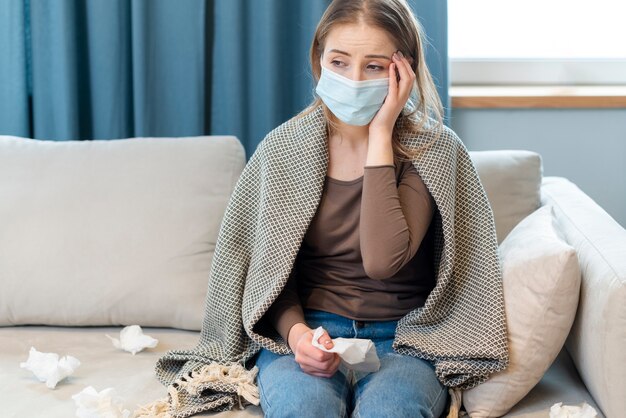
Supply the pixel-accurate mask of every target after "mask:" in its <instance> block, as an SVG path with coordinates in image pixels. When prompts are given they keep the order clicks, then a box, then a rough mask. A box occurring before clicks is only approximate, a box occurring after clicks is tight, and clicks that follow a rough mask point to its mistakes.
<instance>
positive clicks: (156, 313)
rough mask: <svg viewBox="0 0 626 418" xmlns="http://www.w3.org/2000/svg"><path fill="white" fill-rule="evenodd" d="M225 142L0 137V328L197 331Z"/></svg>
mask: <svg viewBox="0 0 626 418" xmlns="http://www.w3.org/2000/svg"><path fill="white" fill-rule="evenodd" d="M244 165H245V156H244V151H243V147H242V146H241V144H240V143H239V141H238V140H237V139H236V138H234V137H187V138H134V139H122V140H109V141H107V140H96V141H60V142H55V141H40V140H32V139H26V138H15V137H0V196H1V198H0V231H2V232H1V233H0V289H2V291H1V292H0V325H17V324H48V325H65V326H74V325H130V324H138V325H142V326H163V327H176V328H183V329H192V330H199V329H200V328H201V324H202V315H203V313H204V298H205V294H206V287H207V280H208V274H209V268H210V266H211V260H212V256H213V251H214V247H215V243H216V238H217V233H218V229H219V226H220V223H221V219H222V216H223V213H224V210H225V208H226V205H227V202H228V199H229V198H230V194H231V192H232V190H233V187H234V184H235V183H236V181H237V179H238V178H239V175H240V173H241V170H242V169H243V166H244Z"/></svg>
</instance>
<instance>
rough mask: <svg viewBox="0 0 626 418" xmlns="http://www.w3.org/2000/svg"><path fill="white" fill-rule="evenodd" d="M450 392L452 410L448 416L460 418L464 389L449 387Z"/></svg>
mask: <svg viewBox="0 0 626 418" xmlns="http://www.w3.org/2000/svg"><path fill="white" fill-rule="evenodd" d="M448 392H449V393H450V399H451V402H450V412H448V416H447V417H446V418H459V412H460V411H461V404H462V402H463V391H461V389H452V388H450V389H448Z"/></svg>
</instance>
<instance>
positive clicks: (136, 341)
mask: <svg viewBox="0 0 626 418" xmlns="http://www.w3.org/2000/svg"><path fill="white" fill-rule="evenodd" d="M106 336H107V337H109V339H110V340H111V341H113V345H114V346H115V348H119V349H121V350H125V351H129V352H131V353H133V356H134V355H135V354H137V353H138V352H140V351H141V350H143V349H144V348H147V347H150V348H154V347H156V346H157V344H158V343H159V340H157V339H155V338H152V337H150V336H149V335H145V334H144V333H143V331H142V330H141V327H140V326H139V325H129V326H127V327H124V328H123V329H122V331H120V339H119V340H118V339H117V338H113V337H111V336H110V335H108V334H106Z"/></svg>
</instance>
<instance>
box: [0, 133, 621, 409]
mask: <svg viewBox="0 0 626 418" xmlns="http://www.w3.org/2000/svg"><path fill="white" fill-rule="evenodd" d="M472 158H473V159H474V161H475V163H476V166H477V169H478V172H479V175H480V176H481V179H482V180H483V183H484V185H485V188H486V191H487V194H488V196H489V199H490V201H491V202H492V206H493V208H494V213H495V216H496V223H497V228H498V236H499V239H500V241H501V240H502V239H503V238H504V237H505V236H506V234H507V233H508V232H509V231H510V230H511V229H512V228H513V227H514V226H515V224H516V223H517V222H519V221H520V220H521V219H523V218H524V217H525V216H527V215H528V214H530V213H531V212H532V211H534V210H535V209H537V208H538V207H539V206H541V205H547V204H550V205H552V206H553V207H554V208H555V214H556V219H557V225H558V228H559V230H560V232H561V233H562V235H563V237H564V239H565V240H566V241H567V242H568V243H569V244H570V245H571V246H573V247H574V248H575V249H576V252H577V254H578V258H579V262H580V267H581V271H582V287H581V293H580V302H579V306H578V312H577V316H576V319H575V321H574V325H573V327H572V329H571V332H570V334H569V337H568V339H567V342H566V344H565V346H564V347H563V349H562V350H561V353H560V354H559V356H558V357H557V359H556V360H555V362H554V363H553V364H552V366H551V367H550V369H549V370H548V371H547V373H546V374H545V375H544V376H543V378H542V380H541V381H540V382H539V384H537V385H536V386H535V387H534V388H533V389H532V391H531V392H530V393H528V395H526V397H525V398H524V399H523V400H522V401H520V402H519V403H518V404H517V405H516V406H515V407H514V408H513V409H512V410H511V411H510V412H509V413H508V414H506V415H505V416H507V417H525V418H539V417H548V416H549V413H548V411H549V408H550V406H551V405H552V404H554V403H556V402H563V403H564V404H580V403H582V402H583V401H585V402H587V403H589V404H591V405H592V406H594V407H595V408H596V410H597V411H598V412H599V416H600V417H608V418H618V417H621V416H623V415H624V413H625V412H624V411H626V390H625V389H624V386H623V384H624V382H626V303H625V302H626V286H625V281H626V231H625V230H624V229H623V228H622V227H621V226H620V225H618V224H617V223H616V222H615V221H614V220H613V219H612V218H611V217H610V216H609V215H608V214H607V213H606V212H605V211H603V210H602V209H601V208H600V207H599V206H598V205H597V204H596V203H595V202H594V201H593V200H591V199H590V198H589V197H588V196H587V195H585V194H584V193H583V192H582V191H581V190H580V189H578V188H577V187H576V186H575V185H574V184H572V183H571V182H569V181H568V180H566V179H564V178H556V177H548V178H542V176H541V164H540V159H539V157H538V156H537V155H536V154H532V153H528V152H520V151H499V152H486V153H472ZM244 165H245V158H244V152H243V148H242V146H241V144H240V143H239V141H237V139H236V138H234V137H192V138H136V139H124V140H115V141H85V142H82V141H79V142H62V143H61V142H59V143H52V142H47V141H35V140H29V139H23V138H14V137H2V136H0V201H1V202H0V292H2V296H0V405H2V406H3V407H2V412H1V413H0V415H1V416H2V417H7V418H8V417H20V418H22V417H47V418H57V417H58V418H66V417H71V416H75V406H74V403H73V401H72V399H71V396H72V395H73V394H75V393H77V392H79V391H81V390H82V389H84V388H85V387H86V386H93V387H95V388H96V389H98V390H102V389H104V388H107V387H114V388H115V389H116V390H117V392H118V393H119V394H120V395H121V396H122V397H123V398H124V400H125V405H127V408H128V409H130V410H131V411H132V410H133V409H135V408H136V407H137V406H138V405H143V404H146V403H148V402H151V401H153V400H155V399H158V398H162V397H164V396H165V395H166V391H165V388H164V387H163V386H161V384H160V383H159V382H158V381H157V380H156V378H155V376H154V364H155V362H156V360H157V358H158V357H160V356H161V355H162V354H163V353H165V352H166V351H167V350H170V349H182V348H192V347H193V346H194V345H195V343H196V342H197V339H198V335H199V332H198V331H199V329H200V326H201V315H202V309H203V292H204V291H205V287H206V277H207V273H208V268H209V267H210V262H211V259H212V252H213V249H214V245H215V239H216V237H217V231H218V228H219V224H220V220H221V215H222V214H223V211H224V209H225V207H226V204H227V202H228V197H229V194H230V192H231V191H232V188H233V187H234V185H235V183H236V180H237V178H238V175H239V173H240V172H241V170H242V169H243V167H244ZM68 185H69V186H68ZM103 225H104V226H103ZM172 225H173V226H172ZM173 228H176V229H175V230H174V229H173ZM70 229H72V230H70ZM73 229H75V231H74V230H73ZM96 234H97V236H96ZM128 253H130V255H131V256H129V257H126V254H128ZM157 257H160V259H159V258H157ZM155 264H157V265H158V267H157V268H155V267H153V266H154V265H155ZM130 271H132V272H133V274H130V273H129V272H130ZM159 301H161V302H162V303H161V302H159ZM131 324H139V325H142V327H143V329H144V332H145V333H146V334H148V335H151V336H153V337H155V338H157V339H158V340H159V344H158V346H157V347H156V348H153V349H147V350H145V351H143V352H141V353H138V354H137V355H134V356H133V355H130V354H129V353H126V352H122V351H119V350H116V349H115V348H114V347H113V346H112V345H111V343H110V341H109V340H108V339H107V338H106V337H105V334H109V335H115V334H117V333H119V331H120V329H121V328H122V326H123V325H131ZM31 346H33V347H35V348H36V349H37V350H39V351H43V352H56V353H59V354H60V355H67V354H69V355H72V356H75V357H77V358H78V359H79V360H80V361H81V366H80V367H79V368H78V369H77V371H76V373H75V374H74V375H73V376H71V377H69V378H68V379H66V380H64V381H62V382H60V383H59V384H58V385H57V387H56V389H53V390H52V389H48V388H47V387H46V386H45V385H44V384H43V383H41V382H39V381H38V380H37V379H36V378H35V377H34V376H33V375H32V374H31V373H29V372H28V371H26V370H24V369H22V368H20V367H19V363H20V362H23V361H26V358H27V356H28V350H29V348H30V347H31ZM213 415H215V414H210V413H205V414H200V415H198V416H213ZM217 415H218V416H220V417H224V418H226V417H242V418H243V417H250V416H262V411H261V409H260V408H259V407H255V406H249V407H247V408H246V409H244V410H234V411H229V412H224V413H220V414H217Z"/></svg>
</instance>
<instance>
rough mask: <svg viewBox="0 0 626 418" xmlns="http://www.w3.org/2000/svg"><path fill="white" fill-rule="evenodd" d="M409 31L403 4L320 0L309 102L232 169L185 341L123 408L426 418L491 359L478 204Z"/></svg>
mask: <svg viewBox="0 0 626 418" xmlns="http://www.w3.org/2000/svg"><path fill="white" fill-rule="evenodd" d="M421 39H422V34H421V30H420V28H419V26H418V24H417V22H416V20H415V18H414V16H413V15H412V13H411V11H410V9H409V8H408V6H407V4H406V2H405V1H404V0H334V1H333V2H332V3H331V4H330V6H329V7H328V10H327V11H326V12H325V13H324V16H323V17H322V19H321V21H320V23H319V25H318V28H317V31H316V33H315V38H314V40H313V45H312V48H311V64H312V68H313V74H314V76H315V78H316V81H317V86H316V92H317V95H318V97H317V98H316V100H315V101H314V103H313V104H312V105H311V106H310V107H309V108H308V109H306V110H305V111H304V112H303V113H302V114H300V115H298V116H297V117H295V118H292V119H291V120H289V121H287V122H285V123H283V124H282V125H280V126H278V127H277V128H275V129H274V130H273V131H272V132H270V133H269V134H268V135H267V136H266V138H264V139H263V141H262V142H261V143H260V144H259V146H258V147H257V149H256V150H255V152H254V154H253V155H252V157H251V158H250V160H249V161H248V163H247V164H246V167H245V169H244V170H243V172H242V174H241V176H240V177H239V180H238V181H237V185H236V186H235V189H234V191H233V193H232V195H231V197H230V200H229V203H228V207H227V208H226V211H225V213H224V218H223V220H222V224H221V227H220V232H219V235H218V239H217V244H216V248H215V254H214V257H213V261H212V264H211V271H210V277H209V281H208V288H207V295H206V305H205V313H204V319H203V323H202V331H201V333H200V340H199V342H198V345H197V346H196V347H195V348H194V349H192V350H171V351H168V352H167V353H166V354H165V355H164V356H162V357H161V358H160V359H159V360H158V361H157V365H156V374H157V377H158V379H159V380H160V381H161V382H162V383H163V384H164V385H166V386H167V387H168V398H167V399H166V400H161V401H157V402H155V403H153V404H151V405H148V406H147V407H146V408H147V409H145V410H149V412H148V413H145V414H144V415H141V414H140V415H138V416H146V417H155V416H159V417H161V416H162V417H167V416H177V417H186V416H190V415H193V414H195V413H198V412H202V411H206V410H224V409H230V408H232V407H233V406H235V405H237V404H239V405H243V403H244V402H248V403H253V404H258V403H259V401H260V403H261V406H262V408H263V410H264V412H265V414H266V415H267V416H270V417H271V416H280V417H283V416H285V417H286V416H296V417H305V416H311V417H318V416H323V417H328V416H330V417H333V416H344V415H348V414H352V415H354V416H376V417H384V416H393V417H403V416H406V417H438V416H440V415H441V413H442V412H444V410H445V407H446V402H447V400H448V392H447V390H446V388H450V389H451V392H452V393H453V394H454V397H452V399H451V401H452V402H451V407H450V411H451V414H450V415H451V416H454V412H458V409H459V405H460V395H461V392H460V391H461V390H463V389H467V388H471V387H474V386H476V385H477V384H480V383H481V382H483V381H485V380H486V379H487V378H488V376H489V375H490V374H491V373H493V372H496V371H499V370H502V369H503V368H505V367H506V366H507V364H508V347H507V338H506V325H505V320H504V304H503V297H502V283H501V280H502V276H501V272H500V264H499V259H498V252H497V251H498V247H497V240H496V234H495V225H494V221H493V213H492V211H491V208H490V206H489V202H488V200H487V197H486V194H485V192H484V189H483V187H482V185H481V184H480V180H479V178H478V175H477V173H476V170H475V169H474V166H473V164H472V162H471V159H470V158H469V155H468V153H467V150H466V149H465V147H464V146H463V144H462V142H461V141H460V140H459V138H458V137H457V136H456V134H454V132H452V131H451V130H450V129H448V128H447V127H445V126H443V124H442V122H441V104H440V102H439V99H438V97H437V94H436V91H435V88H434V86H433V82H432V80H431V77H430V75H429V72H428V70H427V68H426V65H425V62H424V54H423V48H422V41H421ZM412 93H413V94H414V95H415V99H414V101H413V100H410V99H409V98H410V96H411V94H412ZM413 102H414V103H413ZM318 326H322V327H323V328H324V329H326V331H327V332H325V333H324V334H323V335H322V337H321V338H319V339H318V341H317V342H318V343H321V344H323V345H324V346H325V347H326V349H329V348H330V347H332V346H333V344H332V338H336V337H359V338H366V339H371V340H373V341H374V343H375V346H376V349H377V352H378V356H379V358H380V361H381V367H380V370H379V371H377V372H374V373H370V374H364V373H356V372H352V371H350V370H348V369H346V368H345V367H343V366H342V365H341V364H340V361H339V358H338V357H337V356H336V355H335V354H332V353H328V352H326V351H324V350H320V349H318V348H316V347H314V346H313V341H312V340H313V334H312V329H313V328H316V327H318ZM257 372H258V376H257ZM257 377H258V379H256V378H257ZM255 380H256V384H255ZM259 397H260V400H259ZM156 411H159V412H158V413H157V412H156Z"/></svg>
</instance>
